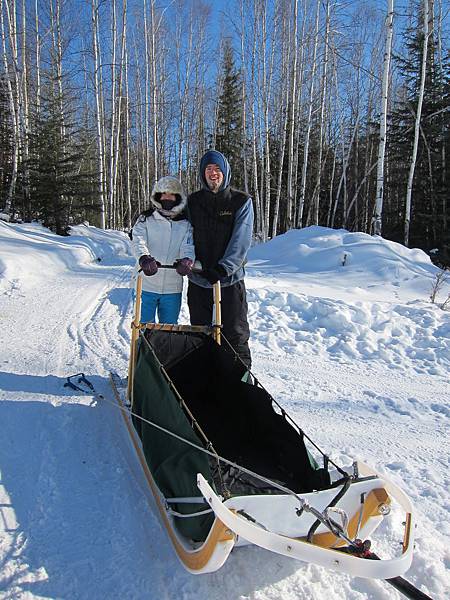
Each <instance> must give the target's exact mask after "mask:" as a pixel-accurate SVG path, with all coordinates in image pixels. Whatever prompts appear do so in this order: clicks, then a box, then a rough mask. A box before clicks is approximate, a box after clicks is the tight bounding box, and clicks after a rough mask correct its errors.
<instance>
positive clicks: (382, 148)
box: [373, 0, 394, 235]
mask: <svg viewBox="0 0 450 600" xmlns="http://www.w3.org/2000/svg"><path fill="white" fill-rule="evenodd" d="M387 3H388V13H387V17H386V46H385V51H384V64H383V83H382V87H381V112H380V142H379V144H378V165H377V188H376V191H377V197H376V200H375V214H374V217H373V233H374V235H381V232H382V220H383V191H384V157H385V153H386V134H387V128H386V123H387V106H388V95H389V76H390V64H391V54H392V36H393V30H394V27H393V23H394V0H387Z"/></svg>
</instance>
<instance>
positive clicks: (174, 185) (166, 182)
mask: <svg viewBox="0 0 450 600" xmlns="http://www.w3.org/2000/svg"><path fill="white" fill-rule="evenodd" d="M164 192H166V193H167V194H175V195H177V196H179V198H180V202H179V203H178V204H176V205H175V206H174V207H173V208H172V210H164V209H163V207H162V206H161V203H160V202H158V199H157V198H158V197H159V195H160V194H163V193H164ZM150 202H151V204H152V205H153V206H154V207H155V208H156V209H157V210H158V211H159V212H160V213H161V214H163V215H164V216H166V217H175V216H176V215H179V214H180V213H181V212H182V211H183V209H184V208H185V206H186V193H185V191H184V189H183V186H182V185H181V183H180V181H179V180H178V179H177V178H176V177H172V176H171V175H168V176H167V177H161V179H158V181H157V182H156V183H155V185H154V186H153V190H152V193H151V196H150Z"/></svg>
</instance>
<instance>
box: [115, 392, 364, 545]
mask: <svg viewBox="0 0 450 600" xmlns="http://www.w3.org/2000/svg"><path fill="white" fill-rule="evenodd" d="M104 400H105V401H106V402H107V403H108V404H111V405H112V406H114V407H116V408H118V409H119V410H120V411H122V412H124V413H126V414H128V415H130V416H132V417H135V418H136V419H139V420H140V421H142V422H143V423H146V424H147V425H150V426H151V427H154V428H155V429H158V431H162V432H163V433H165V434H167V435H169V436H171V437H173V438H175V439H177V440H179V441H180V442H183V443H185V444H187V445H188V446H191V447H192V448H195V449H196V450H198V451H199V452H203V453H205V454H207V455H209V456H212V457H213V458H215V459H216V460H219V461H220V462H222V463H224V464H227V465H229V466H231V467H234V468H235V469H238V470H240V471H242V472H243V473H246V474H247V475H250V476H252V477H255V479H259V480H260V481H262V482H263V483H266V484H268V485H270V486H271V487H274V488H276V489H278V490H280V491H281V492H283V493H285V494H287V495H289V496H292V497H293V498H295V499H296V500H297V502H298V503H299V504H300V508H298V509H297V511H298V514H301V513H302V512H303V511H305V512H309V513H311V514H312V515H314V516H315V517H316V519H317V520H319V521H320V522H321V523H322V524H323V525H324V526H325V527H327V528H328V529H329V530H330V531H331V532H332V533H333V534H334V535H335V536H337V537H340V538H341V539H343V540H344V541H345V542H347V544H349V546H351V547H355V548H356V547H357V545H356V543H355V541H354V540H351V539H350V538H349V537H348V536H347V535H346V533H345V532H344V531H343V529H342V528H341V526H340V525H339V524H338V523H336V522H335V521H333V519H331V518H329V517H327V516H325V515H324V514H323V513H321V512H320V511H319V510H317V509H315V508H314V507H313V506H311V505H310V504H309V503H308V502H307V501H306V500H304V499H303V498H301V497H300V496H299V495H298V494H297V493H296V492H294V491H292V490H291V489H289V488H287V487H285V486H283V485H281V484H280V483H277V482H276V481H272V480H271V479H269V478H267V477H264V476H263V475H259V474H258V473H255V472H254V471H251V470H250V469H247V468H246V467H243V466H242V465H239V464H237V463H235V462H233V461H231V460H229V459H228V458H225V457H223V456H220V455H219V454H217V453H213V452H211V451H210V450H208V449H206V448H203V446H199V445H198V444H195V443H194V442H191V441H190V440H187V439H185V438H183V437H182V436H180V435H178V434H177V433H174V432H173V431H170V430H169V429H166V428H165V427H162V426H161V425H158V424H157V423H154V422H153V421H149V420H148V419H146V418H145V417H142V416H141V415H139V414H137V413H135V412H134V411H133V410H132V409H129V408H127V407H125V406H123V405H119V404H117V403H116V402H112V401H111V400H107V399H106V398H105V399H104Z"/></svg>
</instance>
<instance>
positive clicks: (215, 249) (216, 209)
mask: <svg viewBox="0 0 450 600" xmlns="http://www.w3.org/2000/svg"><path fill="white" fill-rule="evenodd" d="M248 198H249V196H248V195H247V194H245V193H244V192H240V191H238V190H235V189H233V188H230V187H226V188H225V189H224V190H222V191H220V192H218V193H217V194H214V193H213V192H211V191H209V190H205V189H203V190H199V191H198V192H194V193H193V194H191V195H190V196H189V198H188V213H189V219H190V221H191V223H192V226H193V228H194V246H195V258H196V259H197V260H199V261H200V262H201V263H202V266H203V268H204V269H208V268H211V267H214V266H215V265H216V264H217V262H218V261H219V260H220V259H221V258H222V257H223V255H224V254H225V250H226V248H227V245H228V242H229V241H230V238H231V234H232V232H233V227H234V219H235V215H236V213H237V211H238V210H239V209H240V208H241V207H242V206H243V205H244V204H245V203H246V202H247V200H248Z"/></svg>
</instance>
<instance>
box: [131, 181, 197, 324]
mask: <svg viewBox="0 0 450 600" xmlns="http://www.w3.org/2000/svg"><path fill="white" fill-rule="evenodd" d="M150 204H151V206H150V209H149V210H146V211H144V212H143V213H142V214H141V215H140V216H139V217H138V219H137V221H136V223H135V225H134V227H133V232H132V247H133V253H134V255H135V257H136V258H137V259H138V265H137V267H136V268H137V269H139V268H140V269H142V272H143V274H144V277H143V282H142V305H141V322H142V323H154V322H155V320H156V315H158V321H159V322H160V323H177V321H178V315H179V313H180V308H181V293H182V291H183V278H182V276H183V275H188V274H189V273H190V272H191V270H192V265H193V263H194V244H193V238H192V227H191V225H190V223H189V221H188V220H187V218H186V216H185V214H184V208H185V206H186V194H185V193H184V190H183V187H182V185H181V183H180V182H179V181H178V179H176V178H175V177H170V176H169V177H163V178H162V179H159V180H158V181H157V182H156V183H155V185H154V187H153V190H152V194H151V197H150ZM161 265H175V266H176V269H167V268H161Z"/></svg>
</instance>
